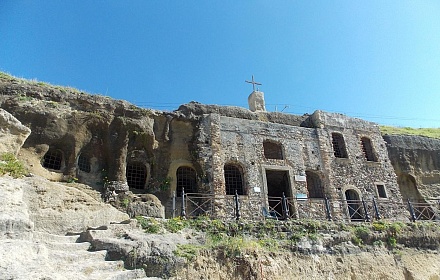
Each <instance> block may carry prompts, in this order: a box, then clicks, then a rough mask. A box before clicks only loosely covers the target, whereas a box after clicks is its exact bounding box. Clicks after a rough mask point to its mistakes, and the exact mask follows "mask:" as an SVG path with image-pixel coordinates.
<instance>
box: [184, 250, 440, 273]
mask: <svg viewBox="0 0 440 280" xmlns="http://www.w3.org/2000/svg"><path fill="white" fill-rule="evenodd" d="M439 263H440V255H439V254H436V253H428V252H421V251H418V250H405V251H403V252H401V253H399V254H398V255H394V254H391V253H389V252H386V251H383V250H376V251H374V252H362V253H355V254H350V253H349V254H345V255H344V256H338V255H327V254H319V255H316V254H311V255H303V254H297V253H285V254H280V253H276V254H275V253H274V254H264V255H258V254H255V255H252V254H249V255H247V256H244V257H242V258H226V257H224V256H216V255H213V254H210V253H207V254H205V255H203V256H200V257H199V258H197V259H196V260H194V261H193V262H192V263H191V264H190V265H189V267H188V268H187V269H185V270H181V271H180V273H179V274H178V276H177V279H212V280H223V279H258V280H260V279H261V280H263V279H271V280H284V279H316V280H321V279H322V280H327V279H387V280H401V279H413V280H424V279H439V277H440V276H439V275H440V265H439ZM208 275H209V278H204V277H205V276H206V277H208Z"/></svg>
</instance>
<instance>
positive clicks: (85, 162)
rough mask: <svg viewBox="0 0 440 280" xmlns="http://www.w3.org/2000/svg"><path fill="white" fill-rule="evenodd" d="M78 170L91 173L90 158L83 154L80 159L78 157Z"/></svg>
mask: <svg viewBox="0 0 440 280" xmlns="http://www.w3.org/2000/svg"><path fill="white" fill-rule="evenodd" d="M78 168H79V170H81V171H84V172H87V173H90V171H91V169H92V168H91V166H90V159H89V157H88V156H86V155H83V154H81V155H79V157H78Z"/></svg>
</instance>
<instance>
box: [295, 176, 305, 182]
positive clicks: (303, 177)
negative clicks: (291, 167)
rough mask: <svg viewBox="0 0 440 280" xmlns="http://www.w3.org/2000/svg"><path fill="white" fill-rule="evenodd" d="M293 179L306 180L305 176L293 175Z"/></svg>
mask: <svg viewBox="0 0 440 280" xmlns="http://www.w3.org/2000/svg"><path fill="white" fill-rule="evenodd" d="M295 181H297V182H305V181H306V176H303V175H295Z"/></svg>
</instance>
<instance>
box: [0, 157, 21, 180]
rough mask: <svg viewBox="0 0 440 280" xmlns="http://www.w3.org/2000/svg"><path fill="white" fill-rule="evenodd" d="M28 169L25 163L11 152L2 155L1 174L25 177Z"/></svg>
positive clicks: (0, 160)
mask: <svg viewBox="0 0 440 280" xmlns="http://www.w3.org/2000/svg"><path fill="white" fill-rule="evenodd" d="M26 173H27V170H26V168H25V167H24V165H23V164H22V163H21V162H20V161H19V160H18V159H17V158H16V157H15V156H14V155H13V154H11V153H5V154H2V155H1V156H0V175H4V174H9V175H10V176H12V177H14V178H18V177H23V176H24V175H26Z"/></svg>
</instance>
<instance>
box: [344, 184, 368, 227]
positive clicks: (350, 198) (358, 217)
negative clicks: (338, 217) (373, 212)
mask: <svg viewBox="0 0 440 280" xmlns="http://www.w3.org/2000/svg"><path fill="white" fill-rule="evenodd" d="M345 200H346V201H347V208H348V214H349V218H350V220H351V221H363V220H364V217H363V213H362V203H361V200H360V198H359V194H358V193H357V192H356V191H355V190H353V189H348V190H346V191H345Z"/></svg>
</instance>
